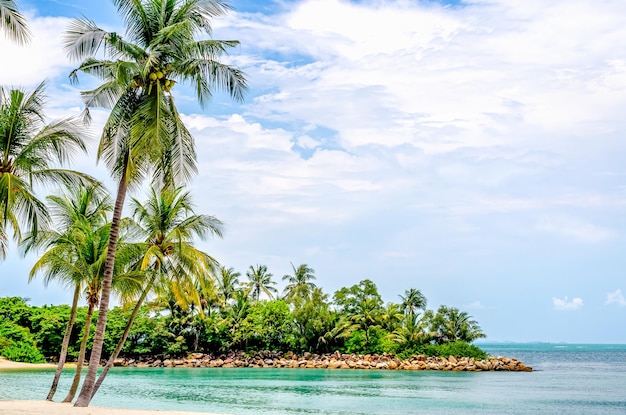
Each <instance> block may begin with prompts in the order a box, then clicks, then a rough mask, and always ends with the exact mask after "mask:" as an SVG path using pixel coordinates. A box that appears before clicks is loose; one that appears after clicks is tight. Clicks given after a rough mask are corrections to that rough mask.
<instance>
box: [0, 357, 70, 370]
mask: <svg viewBox="0 0 626 415" xmlns="http://www.w3.org/2000/svg"><path fill="white" fill-rule="evenodd" d="M72 365H75V363H66V366H68V367H71V366H72ZM56 367H57V365H56V363H24V362H14V361H12V360H8V359H7V358H6V357H2V356H0V369H1V370H8V369H19V370H23V369H56Z"/></svg>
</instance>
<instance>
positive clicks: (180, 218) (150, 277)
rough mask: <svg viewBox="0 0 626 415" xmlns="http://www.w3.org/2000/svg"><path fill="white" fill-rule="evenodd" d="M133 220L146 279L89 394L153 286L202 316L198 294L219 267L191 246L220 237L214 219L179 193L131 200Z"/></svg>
mask: <svg viewBox="0 0 626 415" xmlns="http://www.w3.org/2000/svg"><path fill="white" fill-rule="evenodd" d="M133 218H134V220H135V222H136V225H137V233H138V234H139V235H141V236H142V239H143V241H144V242H141V243H139V244H137V246H138V247H140V249H141V252H142V253H143V254H142V256H141V259H140V261H139V264H138V265H139V268H140V269H141V270H142V271H144V272H146V274H147V278H146V282H145V284H144V288H143V291H142V292H141V295H140V297H139V299H138V300H137V301H136V303H135V306H134V309H133V312H132V313H131V315H130V317H129V319H128V321H127V323H126V328H125V329H124V333H123V334H122V337H121V339H120V340H119V342H118V344H117V347H116V348H115V350H114V352H113V353H112V354H111V356H110V357H109V360H108V361H107V364H106V366H105V367H104V370H103V371H102V373H101V374H100V376H99V377H98V380H97V381H96V384H95V386H94V390H93V393H94V394H95V393H96V392H97V390H98V389H99V387H100V385H101V384H102V382H103V381H104V379H105V377H106V375H107V373H108V372H109V370H110V369H111V367H113V363H114V361H115V359H117V357H118V356H119V353H120V352H121V351H122V348H123V347H124V343H125V342H126V339H127V337H128V334H129V333H130V329H131V327H132V325H133V323H134V320H135V317H136V316H137V313H138V312H139V309H140V308H141V306H142V305H143V302H144V300H145V299H146V297H147V296H148V294H149V293H150V292H151V291H152V290H153V288H154V284H155V283H157V284H161V285H164V286H166V290H167V291H169V292H171V293H172V294H173V296H174V298H175V300H176V302H177V303H178V304H179V305H180V307H181V308H183V309H187V308H188V307H189V305H190V304H193V305H194V306H195V307H197V308H198V309H199V310H200V311H201V312H202V304H201V298H200V295H199V291H201V288H202V286H203V285H206V284H212V277H213V276H214V275H215V274H216V269H217V267H218V265H217V261H216V260H215V259H213V258H212V257H210V256H209V255H208V254H206V253H205V252H202V251H200V250H198V249H197V248H196V247H195V246H194V243H193V242H194V238H195V237H199V238H201V239H205V238H206V237H207V236H209V235H216V236H219V237H221V236H222V231H221V227H222V222H221V221H219V220H218V219H217V218H215V217H213V216H208V215H197V214H195V213H194V211H193V205H192V203H191V194H190V193H189V192H183V188H182V187H179V188H176V189H171V188H166V189H161V190H160V191H158V190H156V189H154V188H153V189H152V191H151V193H150V196H149V198H148V201H147V202H146V203H145V204H143V203H141V202H140V201H138V200H137V199H133ZM197 287H198V288H200V290H198V289H196V288H197Z"/></svg>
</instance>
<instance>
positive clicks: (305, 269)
mask: <svg viewBox="0 0 626 415" xmlns="http://www.w3.org/2000/svg"><path fill="white" fill-rule="evenodd" d="M291 268H292V269H293V275H289V274H286V275H284V276H283V280H287V282H289V284H287V286H286V287H285V291H284V293H285V294H284V295H285V298H287V299H290V298H293V297H294V296H298V295H299V296H301V297H308V296H309V295H310V293H311V291H312V290H313V289H315V287H316V286H315V284H314V283H312V282H311V280H314V279H315V270H314V269H313V268H310V267H309V266H308V265H307V264H302V265H300V266H299V267H298V268H296V267H295V266H294V265H293V263H291Z"/></svg>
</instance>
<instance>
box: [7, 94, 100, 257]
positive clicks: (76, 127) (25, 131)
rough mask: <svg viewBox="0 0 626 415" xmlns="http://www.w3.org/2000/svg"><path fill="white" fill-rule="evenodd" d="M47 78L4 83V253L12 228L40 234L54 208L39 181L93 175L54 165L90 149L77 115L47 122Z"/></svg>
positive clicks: (17, 235) (16, 233) (75, 180)
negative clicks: (20, 85)
mask: <svg viewBox="0 0 626 415" xmlns="http://www.w3.org/2000/svg"><path fill="white" fill-rule="evenodd" d="M44 89H45V83H44V82H42V83H41V84H39V85H38V86H37V87H36V88H35V90H34V91H32V92H30V93H28V92H26V91H23V90H21V89H5V88H2V87H0V258H4V257H5V255H6V249H7V244H8V235H7V231H8V230H9V229H10V230H12V231H13V239H15V240H16V241H18V242H19V241H20V240H21V239H22V233H23V232H22V231H23V228H22V225H23V226H24V230H25V231H26V232H27V233H29V234H31V235H32V236H33V237H35V236H36V233H37V231H38V230H39V228H43V227H45V226H46V225H47V224H48V220H49V214H48V212H47V210H46V207H45V205H44V203H43V202H42V201H41V200H39V199H38V198H37V196H36V195H35V192H34V189H33V183H42V184H47V183H58V182H61V183H65V184H67V185H71V186H76V185H77V184H78V183H79V182H81V180H85V179H87V178H88V176H86V175H83V174H81V173H78V172H74V171H71V170H65V169H60V168H55V167H53V164H55V163H58V164H64V163H67V162H69V161H70V159H71V156H72V154H73V153H74V152H75V151H76V150H81V151H86V147H85V143H84V138H85V137H86V136H85V132H84V131H85V130H84V128H83V127H82V126H81V125H80V124H79V123H77V122H76V120H74V119H72V118H65V119H61V120H56V121H52V122H50V123H46V117H45V114H44V111H43V109H44V105H45V102H46V96H45V93H44Z"/></svg>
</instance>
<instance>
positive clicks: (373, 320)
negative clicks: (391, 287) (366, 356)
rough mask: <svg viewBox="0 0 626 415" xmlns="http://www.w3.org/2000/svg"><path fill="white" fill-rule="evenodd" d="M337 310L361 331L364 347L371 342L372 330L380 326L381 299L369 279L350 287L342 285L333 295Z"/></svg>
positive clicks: (374, 285)
mask: <svg viewBox="0 0 626 415" xmlns="http://www.w3.org/2000/svg"><path fill="white" fill-rule="evenodd" d="M333 301H334V303H335V305H336V306H337V307H338V311H339V312H340V313H342V314H344V315H345V316H346V317H347V319H349V320H350V321H351V322H352V323H354V326H353V328H358V329H360V330H362V331H363V335H364V336H365V347H366V348H368V347H369V346H371V343H372V338H371V334H372V330H373V329H376V328H379V327H380V317H381V315H382V313H383V307H382V305H383V300H382V298H381V296H380V294H379V293H378V288H377V287H376V284H374V283H373V282H372V281H371V280H368V279H366V280H363V281H361V282H359V283H358V284H355V285H353V286H351V287H349V288H348V287H343V288H341V289H340V290H338V291H337V292H335V294H334V296H333Z"/></svg>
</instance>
